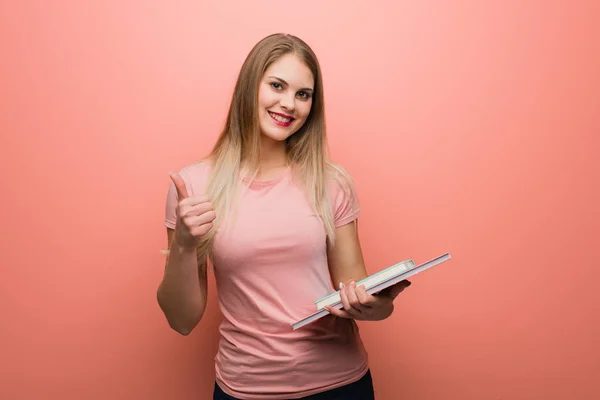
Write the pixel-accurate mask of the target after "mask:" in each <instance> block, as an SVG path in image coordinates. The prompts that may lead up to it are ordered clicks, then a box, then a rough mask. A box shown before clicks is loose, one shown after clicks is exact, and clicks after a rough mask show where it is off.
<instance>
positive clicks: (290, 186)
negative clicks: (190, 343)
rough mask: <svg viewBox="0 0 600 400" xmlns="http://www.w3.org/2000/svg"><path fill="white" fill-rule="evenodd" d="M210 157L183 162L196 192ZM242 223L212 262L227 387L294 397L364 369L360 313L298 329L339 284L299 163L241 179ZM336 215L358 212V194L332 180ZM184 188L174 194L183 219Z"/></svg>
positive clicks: (227, 234)
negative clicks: (297, 179) (265, 176)
mask: <svg viewBox="0 0 600 400" xmlns="http://www.w3.org/2000/svg"><path fill="white" fill-rule="evenodd" d="M209 168H210V167H209V164H208V163H207V162H202V163H198V164H193V165H189V166H187V167H185V168H183V169H182V170H181V171H180V175H181V177H182V179H183V180H184V181H185V183H186V186H187V190H188V193H189V194H190V195H193V194H203V193H204V187H205V184H206V182H207V178H208V172H209ZM243 190H244V191H243V192H242V197H241V200H240V201H238V203H237V204H238V209H237V210H238V211H237V215H236V216H235V224H233V225H231V226H227V229H226V230H223V229H220V230H219V231H218V232H217V235H216V238H215V242H214V271H215V279H216V283H217V293H218V299H219V306H220V308H221V311H222V313H223V316H224V320H223V321H222V323H221V326H220V329H219V330H220V334H221V339H220V342H219V348H218V352H217V355H216V357H215V370H216V379H217V383H218V385H219V386H220V387H221V389H222V390H223V391H224V392H225V393H228V394H229V395H230V396H233V397H237V398H240V399H281V398H287V399H295V398H300V397H304V396H308V395H311V394H314V393H318V392H322V391H325V390H329V389H332V388H335V387H339V386H342V385H345V384H348V383H351V382H354V381H356V380H358V379H360V378H361V377H362V376H363V375H364V374H365V373H366V372H367V369H368V356H367V353H366V351H365V349H364V347H363V343H362V341H361V339H360V336H359V332H358V327H357V325H356V323H355V322H354V321H353V320H350V319H344V318H337V317H333V316H331V315H328V316H326V317H324V318H321V319H320V320H318V321H316V322H313V323H311V324H309V325H306V326H304V327H302V328H300V329H298V330H296V331H293V330H292V328H291V326H290V325H291V324H292V323H294V322H296V321H298V320H300V319H302V318H304V317H306V316H307V315H309V314H311V313H312V312H314V311H315V310H316V308H315V304H314V301H315V300H317V299H319V298H321V297H323V296H325V295H327V294H329V293H331V292H332V291H333V290H334V288H333V286H332V284H331V278H330V274H329V269H328V264H327V253H326V242H325V237H326V236H325V229H324V227H323V224H322V222H321V220H320V219H319V218H318V217H317V216H315V214H314V213H313V211H312V210H311V207H310V205H309V203H308V200H307V196H306V195H305V193H304V192H303V191H302V190H301V188H300V187H299V186H298V185H296V184H295V183H294V180H293V174H292V173H291V169H287V170H286V171H285V173H283V174H282V175H280V176H279V177H278V178H277V179H273V180H270V181H255V182H253V183H252V185H250V187H249V188H247V189H243ZM328 190H329V198H330V201H331V206H332V211H333V215H334V217H335V225H336V226H338V227H339V226H341V225H344V224H347V223H349V222H351V221H353V220H354V219H356V218H357V217H358V215H359V209H358V206H357V202H356V199H354V198H352V197H351V196H350V195H349V194H348V193H347V191H345V190H343V188H342V186H341V185H340V184H339V183H337V181H336V180H334V179H331V181H330V183H329V184H328ZM177 201H178V199H177V192H176V190H175V186H174V185H173V183H171V186H170V188H169V193H168V199H167V207H166V221H165V225H166V226H167V227H168V228H174V227H175V220H176V219H175V206H176V204H177Z"/></svg>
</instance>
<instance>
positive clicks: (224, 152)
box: [198, 34, 354, 259]
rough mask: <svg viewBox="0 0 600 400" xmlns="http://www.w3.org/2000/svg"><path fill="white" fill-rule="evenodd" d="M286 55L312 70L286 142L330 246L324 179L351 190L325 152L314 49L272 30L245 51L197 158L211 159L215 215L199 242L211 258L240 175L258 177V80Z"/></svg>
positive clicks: (330, 220)
mask: <svg viewBox="0 0 600 400" xmlns="http://www.w3.org/2000/svg"><path fill="white" fill-rule="evenodd" d="M290 53H291V54H294V55H296V56H297V57H298V58H299V59H300V60H301V61H302V62H304V63H305V64H306V65H307V66H308V68H309V69H310V70H311V72H312V75H313V78H314V93H313V102H312V106H311V110H310V113H309V115H308V117H307V119H306V121H305V123H304V124H303V126H302V127H301V128H300V129H299V130H298V131H297V132H295V133H294V134H293V135H291V136H290V137H289V138H288V139H287V140H286V150H287V158H288V163H289V164H290V165H291V166H293V169H294V172H295V173H296V176H297V178H298V182H299V183H300V184H301V185H302V187H304V188H305V190H306V193H307V197H308V200H309V202H310V204H311V206H312V208H313V210H314V212H315V214H316V215H318V216H319V217H320V218H321V220H322V221H323V225H324V228H325V232H326V235H327V241H328V245H329V246H332V245H333V244H334V242H335V225H334V218H333V213H332V209H331V205H330V202H329V199H328V193H327V182H328V180H329V179H331V178H334V179H336V180H337V181H338V182H340V183H341V184H342V187H343V188H344V189H345V190H349V191H352V194H353V190H354V189H353V185H352V182H351V179H350V177H349V175H348V174H347V173H346V171H345V170H344V169H343V168H341V167H340V166H339V165H337V164H335V163H333V162H332V161H331V160H329V158H328V156H327V141H326V129H325V113H324V97H323V80H322V77H321V68H320V66H319V62H318V60H317V57H316V55H315V53H314V52H313V51H312V49H311V48H310V47H309V46H308V45H307V44H306V43H305V42H304V41H302V40H301V39H299V38H297V37H295V36H293V35H289V34H273V35H269V36H267V37H265V38H264V39H262V40H261V41H259V42H258V43H257V44H256V45H255V46H254V48H253V49H252V50H251V51H250V53H249V54H248V56H247V58H246V60H245V61H244V63H243V65H242V67H241V70H240V73H239V76H238V79H237V83H236V85H235V89H234V92H233V96H232V100H231V104H230V107H229V112H228V114H227V120H226V123H225V126H224V128H223V130H222V132H221V134H220V136H219V138H218V139H217V141H216V143H215V145H214V147H213V149H212V151H211V153H210V155H209V156H208V157H207V158H206V159H204V160H201V161H200V162H202V161H206V160H209V161H210V163H211V167H212V168H211V172H210V175H209V178H208V183H207V187H206V192H207V195H208V196H209V198H210V199H211V201H212V204H213V208H214V210H215V214H216V219H215V221H214V224H213V228H212V229H211V230H210V231H209V232H208V233H207V234H206V235H205V237H204V239H203V240H202V241H201V243H200V245H199V248H198V250H199V252H198V253H199V257H205V256H209V258H210V259H212V244H213V241H214V237H215V234H216V232H217V229H218V227H219V226H220V225H221V224H222V223H223V219H224V218H225V216H227V215H228V214H229V212H230V211H231V210H232V206H233V204H234V202H235V199H236V194H237V193H238V189H239V183H240V175H242V176H249V177H251V179H250V180H252V179H253V178H254V177H255V176H256V173H257V171H258V168H259V160H260V148H261V147H260V137H261V132H260V126H259V120H258V115H257V109H258V88H259V84H260V82H261V80H262V78H263V75H264V73H265V71H266V70H267V68H269V66H270V65H271V64H272V63H274V62H275V61H277V60H278V59H279V58H281V57H282V56H284V55H286V54H290ZM242 168H243V169H242Z"/></svg>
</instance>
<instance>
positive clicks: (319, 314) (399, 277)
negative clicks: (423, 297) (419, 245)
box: [292, 253, 451, 330]
mask: <svg viewBox="0 0 600 400" xmlns="http://www.w3.org/2000/svg"><path fill="white" fill-rule="evenodd" d="M450 258H451V255H450V253H445V254H442V255H441V256H438V257H436V258H433V259H431V260H429V261H427V262H424V263H423V264H420V265H418V266H416V267H414V266H413V267H410V268H409V269H408V270H406V271H404V272H401V273H399V274H395V275H393V276H392V277H389V278H387V279H385V280H383V281H381V282H379V283H377V284H375V285H374V286H371V287H370V288H369V289H367V290H366V291H367V293H369V294H374V293H378V292H380V291H382V290H383V289H385V288H388V287H390V286H392V285H395V284H396V283H398V282H400V281H403V280H405V279H408V278H410V277H412V276H414V275H416V274H419V273H421V272H423V271H426V270H428V269H429V268H432V267H435V266H436V265H439V264H441V263H443V262H445V261H448V260H449V259H450ZM409 261H412V260H409ZM400 264H401V263H400ZM409 265H410V264H409ZM336 293H338V294H339V291H338V292H336ZM328 297H329V296H326V297H324V298H323V299H327V298H328ZM323 299H320V300H317V302H316V303H318V302H319V301H321V300H323ZM328 305H329V306H331V307H332V308H335V309H338V310H339V309H341V308H343V305H342V302H341V300H339V299H338V300H337V301H336V302H334V303H332V304H328ZM327 314H329V311H327V309H325V308H321V309H317V311H315V312H314V313H312V314H310V315H308V316H306V317H305V318H303V319H301V320H299V321H297V322H295V323H293V324H292V329H293V330H296V329H299V328H301V327H303V326H305V325H308V324H310V323H312V322H314V321H316V320H318V319H320V318H323V317H324V316H326V315H327Z"/></svg>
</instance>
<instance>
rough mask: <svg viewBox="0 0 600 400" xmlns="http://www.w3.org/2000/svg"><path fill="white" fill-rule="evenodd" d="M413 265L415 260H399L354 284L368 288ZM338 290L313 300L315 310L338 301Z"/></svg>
mask: <svg viewBox="0 0 600 400" xmlns="http://www.w3.org/2000/svg"><path fill="white" fill-rule="evenodd" d="M414 267H415V262H414V261H413V260H405V261H402V262H399V263H398V264H395V265H392V266H391V267H388V268H386V269H384V270H381V271H379V272H376V273H375V274H373V275H370V276H368V277H366V278H365V279H363V280H360V281H358V282H356V286H359V285H364V286H365V289H367V290H368V289H370V288H372V287H373V286H375V285H378V284H379V283H381V282H384V281H386V280H388V279H391V278H393V277H395V276H396V275H398V274H401V273H403V272H406V271H408V270H409V269H411V268H414ZM340 300H341V299H340V291H339V290H337V291H335V292H333V293H331V294H328V295H327V296H325V297H323V298H321V299H319V300H317V301H315V305H316V306H317V310H321V309H322V308H323V307H324V306H326V305H327V306H330V305H332V304H335V303H337V302H338V301H340Z"/></svg>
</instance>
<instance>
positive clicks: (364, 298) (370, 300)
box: [356, 285, 377, 308]
mask: <svg viewBox="0 0 600 400" xmlns="http://www.w3.org/2000/svg"><path fill="white" fill-rule="evenodd" d="M356 296H357V297H358V301H360V304H362V306H363V307H365V308H371V307H372V305H373V304H374V303H375V302H376V301H377V298H376V297H375V296H373V295H370V294H369V293H367V290H366V289H365V285H360V286H359V287H357V288H356Z"/></svg>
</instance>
